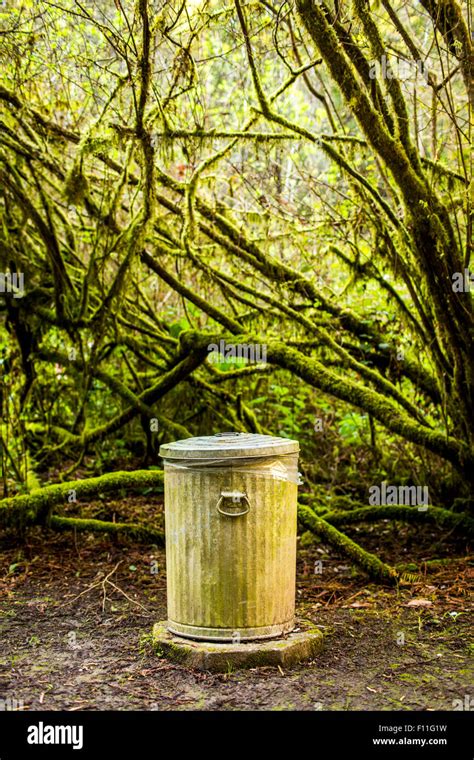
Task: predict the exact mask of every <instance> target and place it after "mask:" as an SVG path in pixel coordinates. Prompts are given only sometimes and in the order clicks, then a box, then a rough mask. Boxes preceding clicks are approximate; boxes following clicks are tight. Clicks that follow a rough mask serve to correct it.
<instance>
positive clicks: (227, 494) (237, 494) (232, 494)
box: [217, 491, 250, 517]
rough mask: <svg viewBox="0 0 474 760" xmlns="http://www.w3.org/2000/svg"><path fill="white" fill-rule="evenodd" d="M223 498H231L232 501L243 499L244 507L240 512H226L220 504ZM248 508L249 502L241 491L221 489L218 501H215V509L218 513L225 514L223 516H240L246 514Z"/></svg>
mask: <svg viewBox="0 0 474 760" xmlns="http://www.w3.org/2000/svg"><path fill="white" fill-rule="evenodd" d="M225 499H232V501H238V502H241V501H244V503H245V504H246V509H244V510H242V511H241V512H226V511H225V510H224V509H221V504H222V502H223V501H224V500H225ZM249 510H250V502H249V500H248V496H247V494H246V493H242V492H241V491H221V495H220V497H219V501H218V502H217V511H218V512H219V514H221V515H225V517H241V516H242V515H246V514H247V512H248V511H249Z"/></svg>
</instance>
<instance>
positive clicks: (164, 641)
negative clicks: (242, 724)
mask: <svg viewBox="0 0 474 760" xmlns="http://www.w3.org/2000/svg"><path fill="white" fill-rule="evenodd" d="M167 624H168V623H167V621H161V622H159V623H155V625H154V626H153V633H152V637H153V645H154V647H155V651H156V653H157V654H158V655H160V656H161V657H167V658H168V659H170V660H173V661H174V662H179V663H180V664H181V665H186V667H188V668H196V669H197V670H211V671H213V672H218V673H219V672H220V673H222V672H224V673H225V672H232V671H233V670H238V669H239V668H257V667H262V666H265V665H274V666H275V667H276V666H278V665H280V667H283V668H288V667H291V666H292V665H296V664H297V663H299V662H304V661H306V660H311V659H313V657H315V656H316V655H317V654H318V653H319V652H320V651H321V649H322V646H323V634H322V633H321V631H320V630H319V629H318V628H315V627H314V625H313V624H312V623H311V622H310V621H307V620H302V621H299V622H298V626H297V629H296V630H295V631H293V632H292V633H289V634H287V635H286V636H284V637H282V638H279V639H272V640H270V641H249V642H246V643H239V644H217V643H215V642H212V641H191V640H190V639H184V638H181V637H180V636H175V635H174V634H172V633H170V632H169V631H168V629H167V627H166V626H167Z"/></svg>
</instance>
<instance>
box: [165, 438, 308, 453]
mask: <svg viewBox="0 0 474 760" xmlns="http://www.w3.org/2000/svg"><path fill="white" fill-rule="evenodd" d="M299 448H300V446H299V443H298V441H293V440H291V439H290V438H278V437H277V436H274V435H259V434H256V433H237V432H236V433H233V432H232V433H216V435H203V436H200V437H199V438H184V439H183V440H182V441H174V442H173V443H164V444H163V445H162V446H160V456H161V457H163V458H164V459H224V458H229V459H230V458H241V457H242V458H243V457H266V456H272V455H273V456H280V455H282V454H295V453H297V452H298V451H299Z"/></svg>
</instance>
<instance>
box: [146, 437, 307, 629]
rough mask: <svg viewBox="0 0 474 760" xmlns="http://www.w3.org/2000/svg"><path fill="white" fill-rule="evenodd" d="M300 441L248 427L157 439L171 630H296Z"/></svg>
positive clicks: (169, 626) (169, 624) (169, 625)
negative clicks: (162, 477)
mask: <svg viewBox="0 0 474 760" xmlns="http://www.w3.org/2000/svg"><path fill="white" fill-rule="evenodd" d="M298 451H299V444H298V441H292V440H289V439H286V438H277V437H274V436H270V435H253V434H249V433H218V434H217V435H214V436H205V437H200V438H188V439H185V440H182V441H176V442H174V443H168V444H164V445H163V446H161V448H160V456H162V457H163V459H164V472H165V521H166V566H167V587H168V629H169V630H170V631H171V632H172V633H175V634H177V635H179V636H185V637H188V638H192V639H200V640H204V641H206V640H214V641H227V642H228V641H234V642H239V641H248V640H255V639H268V638H273V637H276V636H280V635H281V634H284V633H288V632H289V631H291V630H293V628H294V610H295V574H296V510H297V487H298V477H299V476H298Z"/></svg>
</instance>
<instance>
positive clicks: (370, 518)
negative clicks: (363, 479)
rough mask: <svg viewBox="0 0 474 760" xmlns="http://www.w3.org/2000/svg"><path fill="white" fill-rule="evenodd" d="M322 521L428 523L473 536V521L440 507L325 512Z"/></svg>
mask: <svg viewBox="0 0 474 760" xmlns="http://www.w3.org/2000/svg"><path fill="white" fill-rule="evenodd" d="M324 519H325V520H326V521H327V522H328V523H330V524H331V525H338V526H340V525H352V524H354V523H360V522H376V521H377V520H401V521H403V522H415V523H429V524H431V525H436V526H439V527H440V528H446V529H448V530H459V531H462V532H463V533H464V534H465V535H466V536H474V520H473V519H472V517H469V515H466V514H463V513H460V514H458V513H456V512H450V511H449V510H448V509H442V508H441V507H432V506H427V508H426V509H425V508H423V509H418V508H417V507H405V506H402V505H395V504H394V505H389V506H380V507H377V506H376V507H359V508H357V509H351V510H347V511H346V510H344V511H342V510H341V511H337V512H326V513H325V514H324Z"/></svg>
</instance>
